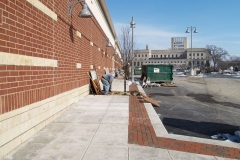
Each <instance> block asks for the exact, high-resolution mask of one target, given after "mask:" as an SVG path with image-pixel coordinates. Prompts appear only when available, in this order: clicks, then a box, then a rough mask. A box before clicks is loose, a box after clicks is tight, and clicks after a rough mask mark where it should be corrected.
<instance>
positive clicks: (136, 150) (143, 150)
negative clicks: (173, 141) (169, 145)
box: [129, 147, 171, 160]
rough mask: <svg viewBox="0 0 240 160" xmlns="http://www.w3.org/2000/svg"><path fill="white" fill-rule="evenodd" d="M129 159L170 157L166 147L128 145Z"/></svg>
mask: <svg viewBox="0 0 240 160" xmlns="http://www.w3.org/2000/svg"><path fill="white" fill-rule="evenodd" d="M129 160H171V158H170V156H169V153H168V150H166V149H160V148H153V147H129Z"/></svg>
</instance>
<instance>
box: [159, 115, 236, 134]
mask: <svg viewBox="0 0 240 160" xmlns="http://www.w3.org/2000/svg"><path fill="white" fill-rule="evenodd" d="M163 124H164V126H165V127H166V129H167V130H171V132H172V133H173V134H180V135H187V136H193V137H201V138H208V139H212V138H211V136H212V135H215V134H217V133H228V134H234V132H235V131H237V130H239V127H238V126H233V125H229V124H222V123H213V122H196V121H190V120H184V119H176V118H163Z"/></svg>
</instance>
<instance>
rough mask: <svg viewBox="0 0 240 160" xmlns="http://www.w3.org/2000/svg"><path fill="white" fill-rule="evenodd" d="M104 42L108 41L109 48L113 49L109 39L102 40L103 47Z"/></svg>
mask: <svg viewBox="0 0 240 160" xmlns="http://www.w3.org/2000/svg"><path fill="white" fill-rule="evenodd" d="M104 41H108V44H107V47H112V44H111V42H110V41H109V38H103V39H102V45H103V42H104Z"/></svg>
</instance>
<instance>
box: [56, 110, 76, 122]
mask: <svg viewBox="0 0 240 160" xmlns="http://www.w3.org/2000/svg"><path fill="white" fill-rule="evenodd" d="M78 114H79V113H76V112H73V111H69V110H68V111H66V112H64V113H63V114H62V115H61V116H59V117H58V118H56V119H55V120H54V122H56V123H70V122H72V121H73V120H74V119H75V118H76V117H77V115H78Z"/></svg>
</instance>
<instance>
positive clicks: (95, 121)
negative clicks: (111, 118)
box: [73, 115, 103, 124]
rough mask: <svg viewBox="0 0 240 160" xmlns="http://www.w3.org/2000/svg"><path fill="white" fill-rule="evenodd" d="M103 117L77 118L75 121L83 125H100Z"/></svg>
mask: <svg viewBox="0 0 240 160" xmlns="http://www.w3.org/2000/svg"><path fill="white" fill-rule="evenodd" d="M102 119H103V116H81V115H79V116H77V117H76V118H75V119H74V121H73V122H74V123H82V124H99V123H101V121H102Z"/></svg>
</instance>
